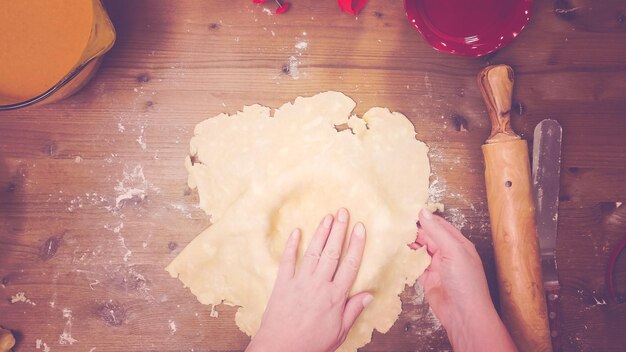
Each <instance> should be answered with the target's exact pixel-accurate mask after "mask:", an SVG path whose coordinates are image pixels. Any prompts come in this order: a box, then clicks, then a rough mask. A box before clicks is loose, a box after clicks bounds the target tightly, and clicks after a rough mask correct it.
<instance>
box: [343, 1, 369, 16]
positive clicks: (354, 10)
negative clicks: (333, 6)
mask: <svg viewBox="0 0 626 352" xmlns="http://www.w3.org/2000/svg"><path fill="white" fill-rule="evenodd" d="M366 2H367V0H337V3H338V4H339V7H340V8H341V9H342V10H343V11H345V12H347V13H349V14H351V15H355V16H356V15H357V14H358V13H359V11H361V9H362V8H363V6H365V3H366Z"/></svg>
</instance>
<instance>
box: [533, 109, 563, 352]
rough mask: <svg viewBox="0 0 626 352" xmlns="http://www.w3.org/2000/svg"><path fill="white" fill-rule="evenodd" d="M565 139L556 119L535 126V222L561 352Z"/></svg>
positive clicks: (554, 338) (552, 334) (550, 317)
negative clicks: (559, 239)
mask: <svg viewBox="0 0 626 352" xmlns="http://www.w3.org/2000/svg"><path fill="white" fill-rule="evenodd" d="M562 139H563V130H562V129H561V125H559V123H558V122H557V121H555V120H543V121H541V122H540V123H539V124H538V125H537V127H535V133H534V141H533V166H532V174H533V198H534V201H535V222H536V223H537V236H538V237H539V250H540V255H541V273H542V276H543V287H544V290H545V292H546V302H547V306H548V322H549V325H550V337H551V339H552V349H553V350H554V351H561V341H560V336H559V324H558V319H559V301H560V298H561V294H560V291H561V286H560V284H559V277H558V272H557V266H556V235H557V224H558V220H559V180H560V176H561V141H562Z"/></svg>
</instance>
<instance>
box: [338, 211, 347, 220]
mask: <svg viewBox="0 0 626 352" xmlns="http://www.w3.org/2000/svg"><path fill="white" fill-rule="evenodd" d="M337 220H339V222H348V211H347V210H346V209H345V208H341V209H339V211H337Z"/></svg>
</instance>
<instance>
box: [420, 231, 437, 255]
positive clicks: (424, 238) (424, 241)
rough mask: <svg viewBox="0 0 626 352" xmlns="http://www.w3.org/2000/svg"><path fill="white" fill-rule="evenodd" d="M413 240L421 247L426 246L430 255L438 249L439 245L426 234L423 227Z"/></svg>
mask: <svg viewBox="0 0 626 352" xmlns="http://www.w3.org/2000/svg"><path fill="white" fill-rule="evenodd" d="M415 242H416V243H417V244H419V245H420V246H422V247H426V250H427V251H428V253H430V254H431V255H432V254H433V253H435V252H437V251H438V250H439V247H438V246H437V244H436V243H435V241H434V240H433V239H432V237H431V236H430V235H429V234H428V232H427V231H426V230H424V229H421V230H420V232H419V233H418V234H417V238H416V239H415Z"/></svg>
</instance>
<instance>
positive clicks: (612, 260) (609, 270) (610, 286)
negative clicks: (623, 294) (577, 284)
mask: <svg viewBox="0 0 626 352" xmlns="http://www.w3.org/2000/svg"><path fill="white" fill-rule="evenodd" d="M624 250H626V237H624V238H623V239H622V241H621V242H620V243H619V244H618V245H617V246H616V247H615V249H614V250H613V252H611V256H610V257H609V265H607V267H606V279H605V281H606V287H607V291H608V294H609V300H611V301H612V302H615V303H622V300H621V298H620V297H618V295H617V292H616V289H615V286H614V285H615V284H614V282H613V273H614V271H615V264H616V263H617V258H619V256H620V254H621V253H622V252H623V251H624Z"/></svg>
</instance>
